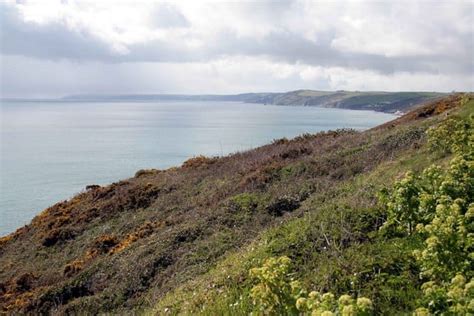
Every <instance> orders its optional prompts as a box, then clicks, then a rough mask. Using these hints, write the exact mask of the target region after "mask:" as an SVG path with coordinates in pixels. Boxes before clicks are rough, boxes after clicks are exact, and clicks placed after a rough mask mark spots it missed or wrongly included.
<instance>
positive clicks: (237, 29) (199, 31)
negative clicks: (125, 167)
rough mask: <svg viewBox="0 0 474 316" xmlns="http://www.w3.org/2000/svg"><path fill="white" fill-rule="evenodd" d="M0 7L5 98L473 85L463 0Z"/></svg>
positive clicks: (469, 8)
mask: <svg viewBox="0 0 474 316" xmlns="http://www.w3.org/2000/svg"><path fill="white" fill-rule="evenodd" d="M0 6H1V7H0V19H1V24H2V28H1V33H2V34H1V35H2V39H1V41H2V45H1V54H2V73H1V79H2V95H3V96H52V95H57V96H59V95H62V94H68V93H90V92H94V93H100V92H104V93H118V92H127V93H158V92H161V93H163V92H173V93H237V92H245V91H269V90H273V91H285V90H291V89H298V88H311V89H326V90H332V89H349V90H356V89H357V90H431V91H432V90H438V91H450V90H473V86H474V79H473V73H474V58H473V53H474V49H473V47H474V31H473V27H472V20H473V18H474V13H473V10H474V6H473V5H472V3H471V2H470V1H465V2H464V1H445V2H443V1H420V2H417V1H401V2H397V3H395V2H388V1H387V2H380V1H378V2H319V1H258V2H257V1H255V2H248V1H245V2H228V3H227V2H216V1H205V2H199V3H197V1H194V2H192V1H178V2H159V1H155V2H150V1H147V2H142V1H138V2H136V1H129V2H128V1H123V0H122V1H90V2H89V1H45V0H44V1H22V2H21V3H17V2H13V1H7V2H3V3H2V4H1V5H0ZM39 73H42V74H43V73H48V74H49V76H48V78H49V83H48V82H46V83H45V82H39V81H40V78H38V74H39ZM68 76H69V77H68ZM59 78H62V80H61V81H59ZM64 78H68V79H67V80H64ZM200 78H201V80H200ZM193 80H197V82H195V83H193Z"/></svg>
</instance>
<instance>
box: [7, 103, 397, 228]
mask: <svg viewBox="0 0 474 316" xmlns="http://www.w3.org/2000/svg"><path fill="white" fill-rule="evenodd" d="M0 115H1V120H0V124H1V125H0V132H1V135H0V236H1V235H5V234H7V233H10V232H12V231H14V230H15V229H16V228H18V227H20V226H22V225H24V224H26V223H28V222H29V221H30V220H31V219H32V218H33V217H34V216H35V215H36V214H38V213H39V212H41V211H42V210H43V209H44V208H46V207H48V206H50V205H52V204H54V203H55V202H58V201H60V200H64V199H67V198H70V197H71V196H73V195H74V194H76V193H78V192H80V191H81V190H83V189H84V187H85V186H86V185H88V184H108V183H111V182H114V181H117V180H120V179H124V178H127V177H131V176H133V175H134V173H135V172H136V171H137V170H139V169H144V168H159V169H162V168H167V167H171V166H177V165H180V164H181V163H182V162H183V161H185V160H186V159H188V158H190V157H192V156H196V155H200V154H203V155H207V156H213V155H226V154H229V153H232V152H236V151H242V150H246V149H250V148H252V147H256V146H259V145H263V144H266V143H268V142H270V141H272V140H273V139H277V138H282V137H288V138H291V137H294V136H297V135H300V134H302V133H315V132H318V131H322V130H329V129H336V128H342V127H351V128H355V129H367V128H370V127H373V126H376V125H378V124H381V123H383V122H386V121H388V120H391V119H393V118H394V116H393V115H390V114H384V113H376V112H370V111H352V110H340V109H324V108H317V107H299V106H293V107H290V106H269V105H260V104H246V103H239V102H6V101H5V102H2V103H1V104H0Z"/></svg>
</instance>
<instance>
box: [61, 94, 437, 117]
mask: <svg viewBox="0 0 474 316" xmlns="http://www.w3.org/2000/svg"><path fill="white" fill-rule="evenodd" d="M441 96H443V94H441V93H435V92H359V91H356V92H351V91H336V92H330V91H314V90H297V91H290V92H285V93H244V94H236V95H179V94H150V95H72V96H67V97H64V98H63V100H69V101H86V100H99V101H240V102H247V103H261V104H273V105H305V106H321V107H333V108H344V109H355V110H373V111H381V112H391V113H393V112H396V111H405V110H407V109H409V108H412V107H413V106H415V105H418V104H421V103H423V102H426V101H429V100H433V99H435V98H439V97H441Z"/></svg>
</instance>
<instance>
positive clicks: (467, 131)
mask: <svg viewBox="0 0 474 316" xmlns="http://www.w3.org/2000/svg"><path fill="white" fill-rule="evenodd" d="M472 129H473V125H472V117H471V118H470V120H469V121H467V120H462V119H459V118H454V119H448V120H446V121H444V122H443V123H441V124H440V125H439V126H435V127H432V128H430V129H428V131H427V134H428V145H429V147H430V148H431V149H432V150H433V151H439V152H442V153H456V154H460V153H463V152H466V151H467V149H468V148H469V146H470V145H469V144H471V146H472V142H473V134H472Z"/></svg>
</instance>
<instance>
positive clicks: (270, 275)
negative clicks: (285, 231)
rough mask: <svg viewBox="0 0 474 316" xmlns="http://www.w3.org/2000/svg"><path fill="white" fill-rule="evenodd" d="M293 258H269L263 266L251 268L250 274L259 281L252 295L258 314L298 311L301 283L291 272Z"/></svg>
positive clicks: (292, 312)
mask: <svg viewBox="0 0 474 316" xmlns="http://www.w3.org/2000/svg"><path fill="white" fill-rule="evenodd" d="M290 268H291V260H290V258H288V257H280V258H269V259H267V260H266V261H265V262H264V264H263V265H262V267H260V268H253V269H251V270H250V276H251V277H252V278H254V279H256V280H257V281H258V283H257V284H256V285H255V286H254V287H253V288H252V290H251V296H252V299H253V302H254V304H255V306H256V309H255V314H257V315H261V314H263V315H267V314H271V315H274V314H275V315H278V314H294V313H296V311H297V310H296V299H297V297H298V295H299V292H300V291H301V290H300V285H299V282H298V281H294V280H293V279H292V277H291V274H290Z"/></svg>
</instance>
